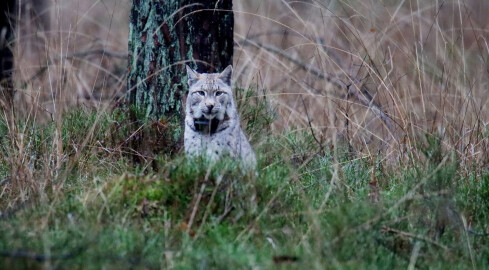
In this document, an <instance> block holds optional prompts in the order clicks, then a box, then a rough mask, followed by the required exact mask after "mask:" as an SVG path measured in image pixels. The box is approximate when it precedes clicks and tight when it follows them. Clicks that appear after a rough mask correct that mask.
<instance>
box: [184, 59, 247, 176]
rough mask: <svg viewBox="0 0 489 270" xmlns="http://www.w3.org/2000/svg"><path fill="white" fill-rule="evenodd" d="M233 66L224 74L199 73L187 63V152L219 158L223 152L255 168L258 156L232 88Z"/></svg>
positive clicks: (188, 154) (185, 139)
mask: <svg viewBox="0 0 489 270" xmlns="http://www.w3.org/2000/svg"><path fill="white" fill-rule="evenodd" d="M232 72H233V68H232V66H228V67H227V68H226V69H225V70H224V71H223V72H222V73H202V74H200V73H198V72H196V71H194V70H192V69H191V68H190V67H188V66H187V77H188V85H189V93H188V97H187V102H186V107H185V114H186V115H185V134H184V147H185V153H186V154H187V156H189V157H194V156H197V155H205V156H207V157H208V158H209V159H210V160H212V161H217V160H218V159H219V158H220V157H222V156H224V155H230V156H231V157H235V158H238V159H240V160H241V161H242V162H243V164H244V165H245V167H246V168H248V169H253V170H254V169H255V168H256V157H255V153H254V152H253V149H252V148H251V145H250V143H249V142H248V139H247V138H246V136H245V134H244V132H243V130H242V129H241V126H240V122H239V116H238V111H237V110H236V103H235V101H234V98H233V92H232V89H231V75H232Z"/></svg>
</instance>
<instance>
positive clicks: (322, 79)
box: [234, 0, 489, 165]
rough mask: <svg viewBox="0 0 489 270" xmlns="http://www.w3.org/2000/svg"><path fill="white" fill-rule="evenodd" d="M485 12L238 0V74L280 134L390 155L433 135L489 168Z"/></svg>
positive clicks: (441, 4)
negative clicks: (271, 107)
mask: <svg viewBox="0 0 489 270" xmlns="http://www.w3.org/2000/svg"><path fill="white" fill-rule="evenodd" d="M488 10H489V4H488V3H487V2H484V1H476V0H474V1H412V0H411V1H353V0H352V1H314V0H310V1H309V0H304V1H280V0H277V1H235V16H236V25H235V26H236V29H235V40H236V42H237V44H238V45H237V47H236V51H235V58H234V61H235V66H236V70H237V71H238V73H239V76H238V77H237V80H238V82H239V83H240V84H242V85H243V86H244V87H246V86H249V85H257V86H258V88H259V89H266V90H267V91H268V92H267V95H270V98H272V99H273V100H274V101H275V103H276V106H277V110H278V112H279V115H280V118H279V119H278V121H276V123H275V124H274V126H275V128H276V130H277V131H279V132H280V131H282V130H284V129H289V128H291V127H293V128H295V129H297V130H300V129H309V126H310V125H312V127H313V129H314V130H315V132H317V134H318V136H320V137H321V138H323V139H324V141H325V142H329V143H333V144H334V142H335V141H336V138H338V139H340V140H346V141H347V142H348V144H350V146H351V147H352V148H353V150H354V151H355V152H356V153H360V154H362V155H376V153H378V151H379V150H382V151H384V152H385V155H383V158H385V159H388V160H394V161H399V160H401V161H402V160H405V158H406V157H410V156H417V154H418V153H417V151H416V146H419V145H420V144H423V143H424V135H425V134H436V135H437V136H440V137H441V138H442V140H443V144H444V146H445V147H446V149H449V150H453V151H456V152H457V154H458V156H460V158H461V160H462V162H463V163H467V162H476V163H478V164H483V165H486V164H487V161H488V159H487V154H486V153H487V132H486V130H487V123H488V122H487V121H488V116H489V114H488V111H487V106H486V103H487V100H488V91H487V90H488V76H487V75H488V72H489V70H488V64H487V61H488V51H489V46H488V45H487V37H488V33H487V29H488V24H489V19H488V18H487V16H486V15H485V14H486V12H487V11H488ZM349 85H351V86H350V87H349V88H348V86H349ZM384 113H385V114H384Z"/></svg>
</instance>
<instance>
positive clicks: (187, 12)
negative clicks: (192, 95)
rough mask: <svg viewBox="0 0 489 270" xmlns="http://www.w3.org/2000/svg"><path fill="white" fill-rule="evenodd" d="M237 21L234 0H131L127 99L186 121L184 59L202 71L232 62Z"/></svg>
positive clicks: (152, 113)
mask: <svg viewBox="0 0 489 270" xmlns="http://www.w3.org/2000/svg"><path fill="white" fill-rule="evenodd" d="M233 26H234V17H233V13H232V1H231V0H220V1H210V0H200V1H190V0H164V1H163V0H148V1H143V0H133V5H132V10H131V20H130V33H129V74H128V90H129V91H128V94H127V99H128V101H129V103H130V104H132V105H134V106H135V108H136V110H138V111H139V112H141V113H142V114H144V115H145V116H146V117H149V118H153V119H160V118H162V117H166V118H170V117H171V118H174V117H176V118H177V119H179V120H182V119H183V108H182V99H183V98H184V96H185V93H186V91H187V85H186V74H185V69H184V64H185V63H188V64H190V65H191V66H193V67H194V68H195V67H197V68H198V69H199V71H201V72H214V71H217V70H222V69H223V68H224V67H226V66H227V65H229V64H232V56H233ZM194 60H198V61H196V62H194Z"/></svg>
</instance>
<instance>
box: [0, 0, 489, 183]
mask: <svg viewBox="0 0 489 270" xmlns="http://www.w3.org/2000/svg"><path fill="white" fill-rule="evenodd" d="M25 3H28V2H25ZM52 3H53V4H52V5H51V6H50V7H48V9H47V10H34V9H33V7H32V5H28V4H25V5H22V9H21V10H20V11H19V12H18V14H17V15H16V18H17V20H18V21H19V27H18V30H17V38H16V40H15V42H16V48H15V60H16V72H15V87H16V90H17V93H16V96H15V117H18V119H27V120H22V121H26V122H27V123H32V122H34V121H38V120H41V121H55V122H56V123H57V124H56V126H57V127H58V130H57V133H56V134H58V135H57V136H61V122H62V120H61V119H62V118H61V116H62V114H63V113H64V112H65V111H67V110H70V109H72V108H76V107H82V108H92V109H93V108H95V109H96V110H100V111H105V110H107V108H110V107H111V106H112V105H113V103H114V101H117V100H120V99H121V98H122V97H123V94H124V91H125V68H126V57H125V55H127V38H128V16H129V10H130V5H131V1H129V0H125V1H119V0H110V1H99V0H84V1H82V0H70V1H52ZM488 10H489V4H488V3H486V2H483V1H476V0H470V1H457V0H454V1H438V0H435V1H414V0H410V1H405V0H401V1H384V2H379V1H354V0H351V1H313V0H304V1H284V0H270V1H258V0H253V1H234V11H235V33H234V35H235V41H236V47H235V56H234V66H235V70H236V72H235V79H236V82H237V84H238V85H239V86H240V87H242V88H250V87H255V88H256V89H258V90H257V93H256V95H257V96H263V95H264V96H266V97H267V98H268V100H271V101H272V103H273V104H274V107H275V109H276V111H277V114H278V118H277V120H276V121H275V123H274V124H273V129H274V132H275V133H277V134H280V133H282V132H283V131H284V130H294V131H297V132H300V131H307V132H312V133H313V135H314V137H315V139H316V142H317V143H318V144H321V147H338V144H346V145H347V146H348V149H350V151H351V152H352V154H354V155H358V157H377V156H378V154H379V153H382V154H381V155H380V158H381V159H382V160H387V161H389V162H390V163H391V164H398V163H399V162H401V163H403V162H407V161H408V160H409V159H410V158H412V157H422V155H420V153H419V151H418V150H417V149H418V146H419V145H421V144H424V143H426V142H425V134H434V135H436V136H439V137H440V138H441V139H442V142H443V145H444V147H445V148H446V149H447V150H451V151H455V152H456V153H457V155H458V156H459V158H460V160H461V163H462V164H469V166H468V167H467V169H469V167H470V168H472V166H473V165H475V166H477V167H478V168H484V167H485V166H486V165H487V163H488V161H489V159H488V155H487V154H486V152H487V150H488V140H487V137H488V136H487V123H488V116H489V112H488V111H487V108H486V103H487V100H488V91H487V90H488V76H487V73H488V72H489V69H488V65H487V61H488V51H489V45H487V41H486V40H487V30H486V29H488V24H489V19H488V18H487V17H486V16H485V12H486V11H488ZM45 13H47V14H49V16H50V18H51V24H50V26H49V27H46V26H42V25H41V24H40V23H39V22H38V21H36V20H37V19H36V17H37V16H39V15H42V14H45ZM7 118H9V116H8V115H4V119H5V120H7ZM33 120H34V121H33ZM10 128H11V129H12V132H11V134H12V136H11V140H13V141H12V145H15V146H17V148H18V149H12V153H17V154H18V155H19V156H18V157H16V158H13V159H10V160H18V162H15V163H16V164H17V165H16V166H14V167H13V168H14V169H13V170H15V171H16V172H15V173H13V175H21V176H22V177H21V178H24V175H30V173H29V166H28V165H29V160H30V159H31V158H36V157H30V156H29V155H27V154H25V153H24V151H23V146H24V145H25V141H24V138H25V137H24V134H25V133H26V132H25V130H14V129H16V127H15V125H10ZM25 129H26V130H27V129H28V127H27V126H26V127H25ZM88 137H90V136H88ZM59 140H61V137H59V138H58V141H59ZM87 143H88V142H87ZM61 144H62V143H61V142H60V143H58V145H53V146H51V148H50V155H48V156H49V159H52V160H51V161H49V160H48V161H46V163H48V164H56V165H55V167H57V168H59V167H60V166H61V165H60V164H62V163H63V162H64V161H63V160H64V157H65V155H64V153H63V148H62V146H61ZM17 154H16V155H17ZM55 171H56V170H55ZM26 172H27V173H26ZM46 177H47V176H46ZM27 178H29V177H27ZM30 178H33V177H32V176H30ZM30 178H29V179H30ZM30 182H33V183H34V182H35V181H30Z"/></svg>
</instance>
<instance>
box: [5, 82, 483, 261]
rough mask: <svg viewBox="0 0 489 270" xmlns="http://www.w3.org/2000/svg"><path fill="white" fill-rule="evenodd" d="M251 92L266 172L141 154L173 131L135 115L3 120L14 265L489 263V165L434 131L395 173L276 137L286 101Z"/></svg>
mask: <svg viewBox="0 0 489 270" xmlns="http://www.w3.org/2000/svg"><path fill="white" fill-rule="evenodd" d="M237 91H238V93H237V95H238V96H239V95H241V96H240V97H241V98H239V99H238V100H239V101H241V102H240V103H239V104H240V105H239V106H240V111H241V115H242V117H243V120H244V123H245V127H246V130H247V133H248V134H249V135H250V137H252V138H254V139H253V142H254V146H255V151H256V153H257V155H258V159H259V162H258V164H259V168H258V175H257V176H255V175H243V174H242V173H241V170H240V169H239V164H237V163H236V162H234V161H232V160H221V161H220V162H219V163H217V164H215V165H212V164H210V163H209V162H207V161H206V160H203V159H196V160H188V159H186V158H185V157H184V156H183V155H182V153H180V152H178V153H172V154H169V153H168V152H165V151H161V152H160V153H159V154H157V155H156V156H154V155H152V154H151V153H149V152H148V153H136V152H133V151H131V145H130V143H128V141H129V140H130V138H139V139H141V138H140V137H138V136H139V135H138V132H139V131H138V130H143V129H148V131H147V132H146V133H145V134H146V135H145V136H146V137H145V139H146V140H145V144H149V147H148V148H151V146H152V144H151V143H154V142H155V141H156V139H154V138H151V137H150V136H158V134H161V133H158V132H153V131H154V130H153V129H157V130H158V129H159V128H160V129H161V128H165V125H164V123H162V122H161V121H159V122H158V123H157V124H155V123H151V122H146V123H140V124H141V126H139V124H136V125H135V124H134V123H133V122H131V120H130V119H131V117H130V116H129V115H128V113H127V112H125V111H124V110H116V111H113V112H90V111H83V110H77V111H74V112H71V113H68V114H66V115H65V116H64V117H63V118H62V121H60V122H56V121H53V122H51V123H47V124H42V125H41V124H37V123H34V122H27V123H21V122H19V123H15V124H7V123H2V125H1V126H0V132H2V136H1V140H2V144H1V150H0V151H1V152H2V160H1V163H0V175H1V177H2V179H1V190H2V194H1V198H0V206H1V215H0V235H1V237H0V256H1V257H0V268H2V269H26V268H39V267H44V268H55V269H77V268H83V269H101V268H104V269H124V268H125V269H127V268H130V269H133V268H135V269H158V268H177V269H240V268H261V269H274V268H277V269H281V268H287V269H324V268H347V269H358V268H364V269H393V268H407V267H408V266H413V267H419V268H433V269H447V268H460V269H464V268H477V269H483V268H487V267H489V261H488V259H487V258H489V248H488V247H489V245H488V244H489V243H488V241H489V238H488V237H487V236H480V235H479V234H482V233H484V232H486V231H487V230H488V228H487V224H488V221H489V216H488V213H489V212H488V211H487V210H488V208H489V193H488V190H489V171H487V170H484V169H481V170H479V171H475V170H474V172H473V173H471V174H468V175H467V174H464V173H462V172H463V170H461V168H460V165H459V162H458V160H457V156H456V155H455V154H453V153H451V152H447V151H445V150H443V148H442V146H441V144H440V139H439V138H437V137H436V136H433V135H427V139H426V140H425V141H426V143H425V144H423V145H421V144H420V145H419V146H418V147H417V151H419V152H420V153H421V156H422V158H420V159H418V160H414V159H413V160H411V161H410V162H408V163H407V164H408V165H405V164H406V163H400V164H404V165H402V166H401V165H398V166H397V167H393V166H392V165H390V166H387V165H386V164H384V163H385V162H384V161H383V159H382V157H381V156H378V157H375V158H372V157H355V156H352V155H350V154H348V153H346V152H345V151H346V149H348V147H347V146H342V145H336V147H333V146H332V145H331V146H328V145H326V146H325V145H318V143H317V142H316V141H315V140H314V138H313V135H312V134H310V132H308V131H304V130H303V131H295V130H293V129H290V130H289V131H287V132H286V133H285V134H273V133H271V132H267V131H270V123H271V122H272V121H273V119H274V114H273V108H270V105H269V104H268V103H267V102H266V101H264V100H261V99H256V100H254V101H252V100H250V99H251V97H252V96H251V95H249V94H248V93H247V92H246V91H247V90H246V91H245V90H242V89H241V90H240V89H238V90H237ZM152 130H153V131H152ZM165 132H169V131H168V129H165ZM58 134H59V135H58ZM155 134H156V135H155ZM264 134H266V136H263V135H264ZM170 136H171V134H170ZM60 146H61V147H60ZM318 149H319V150H320V151H318ZM58 155H61V156H58ZM134 156H138V157H139V158H137V159H134V158H133V157H134ZM19 183H22V184H19Z"/></svg>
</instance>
